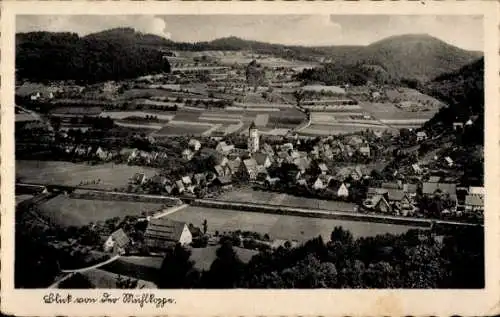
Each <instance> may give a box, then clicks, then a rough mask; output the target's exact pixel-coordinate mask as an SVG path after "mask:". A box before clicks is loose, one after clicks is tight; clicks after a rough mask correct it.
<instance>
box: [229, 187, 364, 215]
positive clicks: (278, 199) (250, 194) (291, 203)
mask: <svg viewBox="0 0 500 317" xmlns="http://www.w3.org/2000/svg"><path fill="white" fill-rule="evenodd" d="M219 198H220V199H222V200H229V201H237V202H250V203H264V204H271V205H278V206H288V207H298V208H312V209H328V210H336V211H352V210H353V209H354V206H355V205H354V204H351V203H345V202H339V201H331V200H321V199H314V198H305V197H297V196H293V195H289V194H280V193H273V192H266V191H258V190H253V189H240V190H233V191H230V192H226V193H224V194H223V195H222V196H220V197H219Z"/></svg>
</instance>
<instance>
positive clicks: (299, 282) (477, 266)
mask: <svg viewBox="0 0 500 317" xmlns="http://www.w3.org/2000/svg"><path fill="white" fill-rule="evenodd" d="M436 233H437V232H433V231H432V230H429V231H427V230H423V231H422V230H410V231H408V232H407V233H404V234H401V235H392V234H386V235H379V236H375V237H366V238H358V239H355V238H354V237H353V236H352V234H351V233H350V232H349V231H346V230H344V229H342V228H340V227H336V228H335V229H334V230H333V231H332V233H331V236H330V240H329V241H328V242H326V243H325V241H324V240H323V239H322V237H318V238H314V239H312V240H309V241H307V242H305V243H304V244H303V245H300V246H298V247H296V248H290V245H288V246H287V247H280V248H279V249H277V250H275V251H271V250H266V251H262V252H260V253H259V254H257V255H255V256H254V257H253V258H252V259H251V260H250V262H248V263H247V264H245V263H243V262H242V261H241V260H240V259H239V258H238V256H237V254H236V252H235V250H234V249H233V247H232V245H231V242H230V240H226V241H224V242H223V244H222V245H221V247H220V248H219V249H218V250H217V257H216V259H215V260H214V261H213V263H212V265H211V266H210V269H209V270H207V271H199V270H197V269H196V268H195V267H194V262H193V261H192V260H190V253H189V251H188V250H187V249H184V248H183V247H181V246H180V245H178V246H176V247H175V249H173V250H172V251H170V252H169V253H168V254H167V256H166V257H165V259H164V262H163V266H162V269H161V270H160V272H159V274H158V285H159V287H160V288H481V287H483V286H484V251H483V247H484V241H483V230H482V228H480V227H474V228H467V229H465V228H460V229H458V228H455V229H453V230H451V231H450V232H448V233H446V234H443V240H442V242H441V241H440V239H436V238H435V234H436ZM465 272H467V273H465ZM464 273H465V274H464Z"/></svg>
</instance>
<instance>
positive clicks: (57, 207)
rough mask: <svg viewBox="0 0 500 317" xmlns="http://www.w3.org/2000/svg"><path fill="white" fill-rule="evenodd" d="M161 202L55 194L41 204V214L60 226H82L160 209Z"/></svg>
mask: <svg viewBox="0 0 500 317" xmlns="http://www.w3.org/2000/svg"><path fill="white" fill-rule="evenodd" d="M162 207H163V204H154V203H143V202H130V201H120V200H109V201H108V200H89V199H73V198H69V197H67V196H64V195H60V196H57V197H55V198H52V199H50V200H49V201H47V202H45V203H43V204H41V205H40V206H39V210H40V213H41V215H42V216H44V217H45V218H48V219H49V220H50V221H51V222H52V223H54V224H57V225H60V226H83V225H87V224H89V223H91V222H92V223H95V222H97V221H105V220H106V219H110V218H114V217H124V216H141V215H142V213H143V212H145V213H147V214H151V213H154V212H155V211H159V210H161V209H162Z"/></svg>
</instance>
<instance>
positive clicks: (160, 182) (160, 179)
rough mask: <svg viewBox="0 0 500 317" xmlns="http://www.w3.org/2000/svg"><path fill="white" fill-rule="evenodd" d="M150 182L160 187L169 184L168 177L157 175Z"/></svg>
mask: <svg viewBox="0 0 500 317" xmlns="http://www.w3.org/2000/svg"><path fill="white" fill-rule="evenodd" d="M150 182H151V183H152V184H154V185H156V186H158V187H162V188H163V187H164V186H165V185H166V184H167V182H168V179H167V178H166V177H165V176H161V175H155V176H153V177H152V178H151V180H150Z"/></svg>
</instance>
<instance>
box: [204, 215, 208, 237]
mask: <svg viewBox="0 0 500 317" xmlns="http://www.w3.org/2000/svg"><path fill="white" fill-rule="evenodd" d="M207 230H208V224H207V219H205V220H203V234H207Z"/></svg>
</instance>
